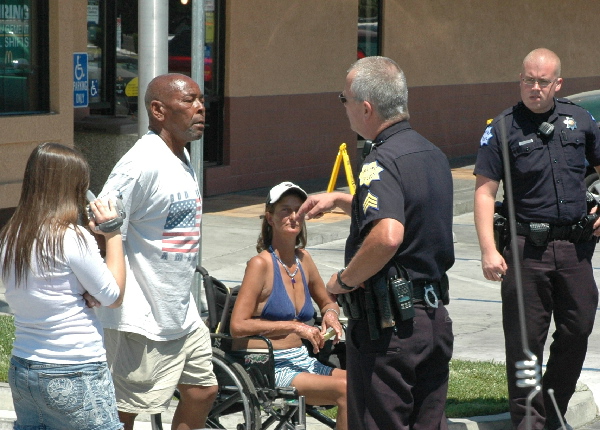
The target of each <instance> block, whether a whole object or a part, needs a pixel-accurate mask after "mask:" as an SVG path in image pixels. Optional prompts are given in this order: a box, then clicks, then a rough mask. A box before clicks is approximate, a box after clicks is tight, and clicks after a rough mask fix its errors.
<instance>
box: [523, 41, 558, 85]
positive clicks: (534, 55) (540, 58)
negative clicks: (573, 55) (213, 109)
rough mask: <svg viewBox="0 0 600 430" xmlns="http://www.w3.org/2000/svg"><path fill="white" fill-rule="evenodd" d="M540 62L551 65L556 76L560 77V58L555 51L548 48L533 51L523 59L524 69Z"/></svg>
mask: <svg viewBox="0 0 600 430" xmlns="http://www.w3.org/2000/svg"><path fill="white" fill-rule="evenodd" d="M539 64H545V65H551V66H552V68H553V70H554V72H555V73H554V78H558V77H560V72H561V70H560V58H558V55H556V54H555V53H554V52H552V51H551V50H549V49H546V48H538V49H534V50H533V51H531V52H530V53H529V54H527V56H526V57H525V59H524V60H523V70H525V69H526V68H527V67H531V66H537V65H539Z"/></svg>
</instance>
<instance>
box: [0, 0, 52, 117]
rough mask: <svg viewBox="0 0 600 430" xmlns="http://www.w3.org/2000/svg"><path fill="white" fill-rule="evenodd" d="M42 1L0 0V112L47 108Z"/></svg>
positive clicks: (45, 52) (44, 12)
mask: <svg viewBox="0 0 600 430" xmlns="http://www.w3.org/2000/svg"><path fill="white" fill-rule="evenodd" d="M46 3H47V2H45V1H43V0H40V1H36V0H0V114H16V113H27V112H37V111H45V110H47V109H48V107H47V106H48V102H47V100H48V96H47V94H48V89H47V86H46V88H40V87H41V86H42V85H41V84H42V82H47V79H48V76H47V73H48V72H47V70H48V67H47V66H48V65H47V51H48V44H47V40H48V34H47V29H48V22H47V20H48V14H47V4H46ZM42 33H45V34H44V36H43V37H40V35H41V34H42ZM44 44H45V46H42V45H44ZM42 58H45V60H44V59H42ZM44 75H45V76H44Z"/></svg>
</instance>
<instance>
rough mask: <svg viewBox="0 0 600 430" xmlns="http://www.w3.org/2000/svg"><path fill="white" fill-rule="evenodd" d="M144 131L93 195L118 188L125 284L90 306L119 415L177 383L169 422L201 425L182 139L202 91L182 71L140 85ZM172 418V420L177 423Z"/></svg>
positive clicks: (208, 387)
mask: <svg viewBox="0 0 600 430" xmlns="http://www.w3.org/2000/svg"><path fill="white" fill-rule="evenodd" d="M145 105H146V110H147V111H148V117H149V124H150V125H149V127H148V128H149V131H148V133H147V134H146V135H145V136H143V137H142V138H140V139H139V140H138V141H137V143H136V144H135V145H134V146H133V148H131V149H130V150H129V152H127V154H125V155H124V156H123V158H121V160H120V161H119V162H118V163H117V164H116V166H115V167H114V169H113V171H112V172H111V174H110V175H109V177H108V180H107V182H106V184H105V185H104V189H103V190H102V192H101V194H100V195H101V196H106V195H114V194H117V195H118V194H120V195H121V196H122V198H123V203H124V205H125V209H126V212H127V217H126V218H125V220H124V224H123V227H122V229H121V232H122V235H123V244H124V247H125V253H126V257H127V261H128V264H127V268H128V273H127V289H126V291H127V293H126V294H125V298H124V301H123V305H122V307H121V308H119V309H118V310H117V309H115V310H112V309H107V310H105V309H98V315H99V316H100V319H101V321H102V324H103V326H104V329H105V330H104V333H105V342H106V349H107V357H108V362H109V365H110V367H111V371H112V374H113V379H114V383H115V391H116V395H117V407H118V409H119V418H120V419H121V421H122V422H123V423H124V424H125V429H126V430H131V429H133V423H134V420H135V417H136V416H137V414H139V413H142V412H143V413H150V414H155V413H160V412H163V411H164V410H166V408H167V407H168V405H169V402H170V400H171V398H172V396H173V392H174V390H175V388H176V387H177V388H178V389H179V391H180V393H181V400H180V402H179V405H178V406H177V409H176V411H175V415H174V417H173V427H172V428H174V429H176V428H192V429H196V428H202V427H204V426H205V421H206V417H207V415H208V413H209V411H210V409H211V407H212V403H213V401H214V398H215V396H216V393H217V380H216V378H215V375H214V373H213V369H212V361H211V360H212V349H211V344H210V336H209V332H208V329H207V327H206V325H205V324H204V323H203V322H202V320H201V319H200V316H199V314H198V310H197V307H196V304H195V302H194V299H193V297H192V294H191V285H192V279H193V275H194V270H195V266H196V257H197V254H198V250H199V244H200V221H201V214H202V198H201V196H200V191H199V189H198V182H197V180H196V176H195V174H194V171H193V170H192V167H191V166H190V160H189V155H188V152H187V150H186V149H185V145H186V143H187V142H190V141H193V140H196V139H199V138H200V137H201V136H202V133H203V131H204V112H205V111H204V96H203V94H202V92H201V91H200V88H199V87H198V84H196V82H194V81H193V80H192V79H190V78H189V77H187V76H184V75H180V74H167V75H161V76H158V77H156V78H154V79H153V80H152V81H151V82H150V84H149V85H148V89H147V91H146V95H145ZM179 426H181V427H179Z"/></svg>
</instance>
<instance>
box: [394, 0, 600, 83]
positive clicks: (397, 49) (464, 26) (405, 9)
mask: <svg viewBox="0 0 600 430" xmlns="http://www.w3.org/2000/svg"><path fill="white" fill-rule="evenodd" d="M383 3H384V5H385V6H384V15H383V16H384V24H383V30H384V35H383V54H384V55H387V56H389V57H392V58H394V59H395V60H397V61H398V62H399V63H400V64H401V67H402V68H403V69H404V71H405V72H406V75H407V78H408V82H409V86H428V85H455V84H475V83H490V82H508V81H516V80H517V79H518V76H517V75H518V73H519V71H520V67H521V63H522V61H523V58H524V57H525V55H527V53H528V52H529V51H531V50H532V49H535V48H538V47H541V46H543V47H546V48H549V49H552V50H553V51H555V52H556V53H557V54H558V55H559V57H561V59H562V63H563V73H562V74H563V76H564V77H565V78H570V77H589V76H598V75H600V55H598V46H600V35H599V33H598V31H596V30H595V28H596V21H597V19H598V16H600V2H594V1H592V2H590V1H585V0H575V1H569V2H565V1H558V0H552V1H542V0H527V1H525V2H524V1H516V0H488V1H484V2H482V1H477V0H453V1H452V2H447V1H443V0H430V1H422V0H401V1H400V0H384V2H383Z"/></svg>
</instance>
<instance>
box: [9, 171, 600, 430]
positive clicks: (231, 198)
mask: <svg viewBox="0 0 600 430" xmlns="http://www.w3.org/2000/svg"><path fill="white" fill-rule="evenodd" d="M471 163H472V161H471ZM452 167H453V170H452V176H453V184H454V216H455V217H459V216H460V215H464V216H465V217H469V219H471V220H472V216H469V215H468V214H469V213H470V212H472V211H473V192H474V188H475V178H474V176H473V174H472V172H473V166H472V164H469V160H464V161H463V162H462V163H461V162H460V160H459V161H458V164H457V162H455V163H453V165H452ZM341 182H342V181H341V180H340V181H339V182H338V185H345V184H342V183H341ZM298 185H300V186H301V187H303V188H304V189H305V190H306V191H307V192H308V193H316V192H321V191H323V190H324V189H326V187H327V183H326V181H307V182H299V183H298ZM338 190H344V191H347V187H339V188H338ZM267 192H268V188H263V189H256V190H251V191H246V192H239V193H232V194H226V195H221V196H215V197H208V198H205V199H204V208H203V211H204V215H203V232H202V238H203V247H202V264H203V265H205V266H206V267H207V268H208V269H209V271H210V273H211V275H213V276H215V277H216V278H218V279H220V280H222V281H223V282H225V283H226V284H232V285H234V284H235V283H239V281H240V280H241V278H242V277H243V273H244V270H245V263H246V261H247V260H248V259H249V258H251V257H252V256H253V255H255V254H256V250H255V249H254V245H255V243H256V238H257V236H258V231H259V229H260V218H259V217H260V215H261V214H262V213H263V211H264V202H265V198H266V195H267ZM455 224H456V221H455ZM307 227H308V231H309V235H308V239H309V243H308V246H309V247H318V248H319V250H320V251H321V252H322V253H321V254H319V264H320V265H322V266H325V267H327V268H332V270H333V268H338V266H339V264H340V263H339V260H340V251H337V248H339V247H340V245H339V242H340V240H343V239H345V238H346V237H347V235H348V229H349V218H348V217H347V216H346V215H344V214H341V213H336V212H334V213H329V214H326V215H325V216H324V217H322V218H320V219H318V220H310V221H308V222H307ZM333 242H336V247H337V248H336V247H334V246H333V245H334V243H333ZM324 244H326V245H325V246H323V245H324ZM334 248H335V250H334ZM311 253H312V251H311ZM320 270H321V269H320ZM322 275H323V276H325V273H322ZM0 312H9V309H8V307H7V306H6V303H5V301H4V295H3V288H1V285H0ZM457 332H458V331H457ZM456 352H458V351H455V353H456ZM584 382H585V381H584ZM173 409H174V408H173V407H172V408H171V412H170V413H169V412H167V413H165V414H163V422H164V423H170V418H171V414H172V410H173ZM596 415H597V406H596V403H595V401H594V397H593V394H592V392H591V391H590V390H589V389H588V388H587V386H586V385H584V384H579V386H578V392H577V393H576V394H575V396H574V397H573V399H572V401H571V403H570V405H569V411H568V413H567V420H568V421H569V423H570V424H571V425H572V426H573V427H575V428H585V429H600V424H598V423H595V422H594V420H595V418H596ZM14 417H15V416H14V408H13V405H12V398H11V395H10V389H9V388H8V384H1V383H0V430H3V429H12V421H13V420H14ZM148 420H149V417H148V416H140V417H139V420H138V421H136V426H135V428H136V430H144V429H151V426H150V423H149V422H148ZM590 423H592V424H590ZM582 426H585V427H582ZM169 427H170V426H168V425H167V426H165V429H166V428H169ZM449 427H450V429H451V430H471V429H479V430H504V429H506V430H509V429H511V427H512V426H511V423H510V420H509V418H508V414H501V415H495V416H489V417H472V418H470V419H451V420H449ZM307 428H308V429H311V430H312V429H315V430H321V429H325V428H326V427H324V426H323V425H322V424H320V423H318V422H316V421H314V420H310V419H309V421H308V425H307Z"/></svg>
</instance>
